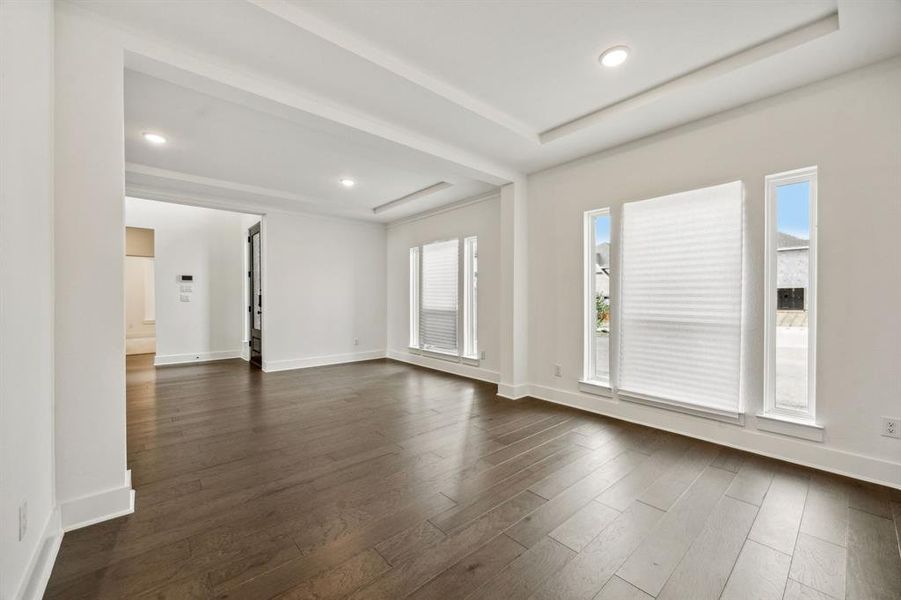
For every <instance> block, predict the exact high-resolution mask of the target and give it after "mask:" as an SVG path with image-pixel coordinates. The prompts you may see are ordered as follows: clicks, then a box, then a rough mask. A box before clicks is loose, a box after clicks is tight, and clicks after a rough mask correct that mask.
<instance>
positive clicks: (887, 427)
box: [882, 417, 901, 439]
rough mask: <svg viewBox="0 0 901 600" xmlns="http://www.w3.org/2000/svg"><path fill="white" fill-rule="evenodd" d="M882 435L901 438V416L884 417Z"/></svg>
mask: <svg viewBox="0 0 901 600" xmlns="http://www.w3.org/2000/svg"><path fill="white" fill-rule="evenodd" d="M882 435H884V436H885V437H891V438H898V439H901V417H882Z"/></svg>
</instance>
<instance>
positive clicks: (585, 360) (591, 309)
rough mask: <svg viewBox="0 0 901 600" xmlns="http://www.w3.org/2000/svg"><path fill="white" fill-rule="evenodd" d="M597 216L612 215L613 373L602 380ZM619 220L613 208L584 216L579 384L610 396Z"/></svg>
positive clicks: (612, 343) (612, 332) (613, 343)
mask: <svg viewBox="0 0 901 600" xmlns="http://www.w3.org/2000/svg"><path fill="white" fill-rule="evenodd" d="M597 217H609V218H610V270H611V277H610V307H611V313H610V324H611V327H610V338H609V339H610V350H609V354H608V361H609V363H610V364H609V365H608V366H607V369H608V372H609V373H610V376H609V377H608V380H607V381H603V380H599V379H597V378H596V376H595V357H596V355H597V343H596V342H597V336H596V335H595V323H596V322H597V306H596V302H595V293H596V290H595V261H596V259H595V256H594V255H595V246H596V243H595V242H596V241H595V238H594V233H595V232H594V220H595V218H597ZM616 222H617V221H616V219H615V218H614V215H613V212H612V211H611V209H610V208H598V209H594V210H589V211H585V213H584V218H583V233H582V244H583V251H582V255H583V260H584V265H583V285H582V289H583V309H582V319H583V320H582V332H583V341H582V379H581V380H580V381H579V386H580V389H582V391H585V392H588V393H593V394H600V395H603V396H609V395H611V394H612V392H613V390H614V389H615V386H614V384H613V382H614V381H615V375H616V364H615V363H616V360H615V356H616V354H615V352H614V348H615V347H616V341H615V339H616V335H617V334H616V315H615V308H616V306H617V304H616V300H615V298H614V293H615V289H616V285H615V282H614V277H615V276H616V272H615V271H616V270H615V267H614V263H613V257H614V256H615V255H616V254H617V253H616V252H615V251H614V244H615V243H616V237H617V236H616V234H615V225H616Z"/></svg>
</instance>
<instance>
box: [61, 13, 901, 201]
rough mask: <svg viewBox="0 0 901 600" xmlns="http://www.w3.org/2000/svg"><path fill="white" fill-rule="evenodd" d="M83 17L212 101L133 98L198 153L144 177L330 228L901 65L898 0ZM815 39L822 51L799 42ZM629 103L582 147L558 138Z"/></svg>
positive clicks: (159, 87)
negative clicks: (320, 219) (412, 196)
mask: <svg viewBox="0 0 901 600" xmlns="http://www.w3.org/2000/svg"><path fill="white" fill-rule="evenodd" d="M78 4H79V5H80V6H82V7H86V8H88V9H90V10H92V11H94V12H95V13H99V14H101V15H102V16H103V17H105V18H107V19H109V20H111V21H112V22H114V23H115V24H118V25H121V26H123V28H125V29H127V30H129V31H130V32H131V34H130V35H132V36H139V37H141V38H142V42H141V43H134V44H132V46H131V51H132V53H133V54H132V58H131V60H130V63H129V64H130V66H131V67H132V68H133V69H136V70H139V71H143V72H145V73H150V74H152V75H155V76H156V77H159V78H161V79H167V80H169V81H170V82H174V83H178V84H179V85H180V86H182V87H184V88H192V89H193V92H192V91H191V90H190V89H184V90H181V91H179V90H177V89H176V86H171V85H168V84H163V83H161V82H157V83H155V84H153V85H151V83H153V82H147V81H144V82H143V83H142V85H146V86H147V87H148V88H153V91H154V92H155V93H159V94H165V95H168V94H173V95H174V96H177V97H178V101H177V102H169V101H165V102H157V103H155V104H154V106H149V104H150V103H148V102H145V103H144V105H140V98H136V97H134V95H133V94H131V93H129V94H130V95H129V99H128V104H127V105H128V109H129V118H130V119H132V118H134V119H139V118H140V119H145V121H144V122H142V123H137V122H135V123H133V124H132V123H130V124H129V126H132V125H134V126H135V127H144V126H148V127H149V126H150V123H149V122H148V121H146V119H150V120H157V122H160V123H162V122H166V123H167V124H168V123H171V124H172V127H175V128H176V129H175V130H173V131H170V132H168V133H169V134H170V136H172V137H175V138H179V139H181V140H183V142H184V143H185V144H187V145H186V146H177V145H172V146H171V148H167V149H166V151H167V152H169V154H168V155H166V156H161V154H162V153H161V152H157V151H156V150H154V151H152V152H151V151H150V150H149V149H147V148H146V147H143V146H141V145H140V144H136V143H135V142H134V141H130V142H129V143H128V147H127V152H128V160H129V161H131V162H140V163H142V164H146V165H150V166H153V167H159V168H164V169H168V170H173V171H180V172H187V173H193V174H195V175H202V176H204V177H211V178H221V179H228V180H231V181H235V182H236V183H239V184H246V185H254V186H261V187H265V188H273V189H276V190H281V191H283V192H286V193H289V194H291V195H292V198H293V196H294V195H296V196H297V197H300V198H302V199H303V200H304V201H306V200H309V201H310V202H312V203H314V204H316V203H318V204H319V205H323V206H326V208H327V210H330V211H331V210H333V209H334V210H338V209H340V210H345V209H346V208H348V207H346V206H344V205H345V204H348V203H349V204H350V205H351V206H350V208H349V209H350V210H358V209H360V208H371V206H372V205H374V204H378V203H381V202H384V201H388V200H390V199H391V198H392V196H393V197H397V196H402V195H404V194H407V193H410V192H412V191H415V189H419V188H421V187H425V186H427V185H431V184H433V183H436V182H437V181H439V180H446V181H451V179H450V178H452V177H456V178H457V179H456V180H454V181H452V182H453V183H454V184H455V185H454V186H453V187H451V188H449V189H448V190H446V191H445V192H441V193H443V194H448V193H449V194H450V195H447V196H443V197H441V198H439V197H438V196H437V195H436V196H435V197H429V196H427V197H426V198H423V199H420V200H417V201H416V204H415V206H413V205H412V203H411V205H407V206H406V207H405V211H406V212H411V211H413V212H415V211H418V210H424V209H427V208H431V207H433V206H435V205H437V204H439V203H441V202H452V201H454V200H456V199H458V198H459V192H461V191H463V190H464V186H467V185H469V186H472V187H471V188H465V189H466V190H467V192H468V191H469V190H470V189H471V190H473V191H475V190H484V189H488V188H489V187H490V186H494V185H497V184H499V183H502V182H503V181H508V180H511V179H513V178H515V177H516V176H517V174H523V173H530V172H533V171H536V170H540V169H543V168H547V167H549V166H552V165H555V164H559V163H561V162H564V161H567V160H571V159H573V158H576V157H579V156H583V155H585V154H588V153H591V152H596V151H600V150H603V149H607V148H611V147H614V146H617V145H620V144H623V143H626V142H628V141H631V140H635V139H638V138H641V137H644V136H647V135H649V134H652V133H655V132H658V131H662V130H665V129H668V128H672V127H674V126H677V125H680V124H683V123H686V122H690V121H692V120H696V119H698V118H701V117H704V116H706V115H710V114H714V113H717V112H721V111H723V110H728V109H729V108H732V107H736V106H739V105H741V104H745V103H747V102H750V101H753V100H756V99H759V98H763V97H767V96H770V95H773V94H776V93H780V92H783V91H786V90H789V89H792V88H794V87H798V86H800V85H804V84H806V83H810V82H813V81H817V80H820V79H824V78H827V77H829V76H832V75H835V74H838V73H841V72H844V71H847V70H850V69H853V68H855V67H859V66H863V65H865V64H869V63H872V62H876V61H878V60H882V59H885V58H889V57H891V56H895V55H898V54H901V2H897V1H895V0H885V1H876V0H873V1H865V0H839V1H838V2H837V3H836V2H835V1H834V0H805V1H803V2H802V1H798V2H791V1H788V2H739V1H736V2H723V1H722V0H711V1H672V2H657V1H654V2H647V1H604V2H600V1H598V2H585V1H578V2H576V1H570V2H567V1H559V2H539V1H535V2H518V1H509V2H508V1H498V0H495V1H494V2H469V1H463V0H456V1H453V0H447V1H435V0H431V1H416V0H404V1H385V0H366V1H345V2H340V1H328V2H326V1H312V2H311V1H302V0H220V1H199V0H183V1H181V2H177V3H170V2H165V3H161V2H156V1H153V0H133V1H130V2H121V1H115V0H89V1H84V2H78ZM836 10H837V12H838V19H837V22H838V28H837V29H836V28H835V19H834V18H833V19H832V20H831V21H830V19H829V16H830V15H833V14H834V13H835V11H836ZM824 18H825V19H824ZM818 20H819V21H818ZM817 22H819V23H820V24H821V25H823V24H824V23H825V25H823V26H819V25H811V24H812V23H814V24H816V23H817ZM830 23H831V24H830ZM798 28H801V30H802V31H808V32H812V33H808V34H805V35H798V34H792V33H790V32H791V31H793V30H797V29H798ZM805 28H806V29H805ZM148 40H150V41H148ZM616 44H627V45H629V46H630V47H631V48H632V55H631V56H630V59H629V61H628V62H627V63H626V64H625V65H624V66H623V67H621V68H619V69H615V70H610V69H604V68H602V67H600V66H599V65H598V63H597V56H598V54H599V53H600V52H601V51H602V50H603V49H605V48H606V47H609V46H612V45H616ZM761 48H765V51H761ZM749 49H751V50H749ZM730 56H732V57H733V58H732V59H729V57H730ZM735 56H738V57H739V59H738V60H735V59H734V57H735ZM724 59H727V60H724ZM711 64H713V65H715V67H713V68H709V69H706V70H703V68H704V67H705V66H707V65H711ZM698 69H702V70H701V71H696V70H698ZM716 69H718V70H717V71H716V72H714V71H715V70H716ZM693 71H695V75H693V76H691V77H686V75H688V74H690V73H692V72H693ZM699 73H700V76H699V75H698V74H699ZM137 80H140V76H138V75H133V76H130V77H129V87H132V85H137V84H136V83H135V81H137ZM656 86H661V87H656ZM655 87H656V90H655ZM649 90H654V91H652V92H651V93H650V94H648V93H647V92H648V91H649ZM189 92H190V93H189ZM210 96H219V97H220V98H224V99H227V100H228V102H225V101H224V100H222V99H220V100H219V101H216V100H215V99H214V98H211V97H210ZM636 96H637V98H638V101H635V100H628V99H629V98H635V97H636ZM203 97H206V100H203V99H202V98H203ZM622 100H626V102H624V103H623V104H622V105H621V106H620V107H619V109H618V110H615V111H610V112H608V113H604V114H597V115H596V118H594V119H587V120H585V121H579V122H578V123H577V124H576V125H575V126H574V127H570V128H569V129H568V130H567V131H566V133H567V135H562V136H560V137H557V138H556V139H551V138H550V137H548V136H542V135H541V134H542V133H545V132H547V130H549V129H552V128H554V127H556V126H558V125H561V124H564V123H567V122H570V121H573V120H574V119H579V118H580V117H582V116H584V115H586V114H590V113H593V112H595V111H598V110H599V109H603V108H605V107H608V106H610V105H611V104H615V103H617V102H619V101H622ZM204 102H206V104H204ZM230 103H231V104H230ZM203 106H206V107H207V111H208V112H207V113H203V114H202V115H201V118H200V119H199V120H198V119H195V117H192V116H191V115H192V114H193V113H192V111H194V112H197V111H199V110H201V108H202V107H203ZM239 109H241V110H239ZM273 118H276V120H275V121H273V120H272V119H273ZM258 120H259V122H258ZM239 123H240V124H241V125H240V128H241V131H238V127H236V125H237V124H239ZM277 123H291V124H290V125H287V126H279V125H278V124H277ZM226 124H227V125H228V126H229V127H228V129H224V128H223V125H226ZM311 127H312V129H314V130H315V132H316V133H315V134H310V133H309V132H308V131H307V130H308V129H309V128H311ZM245 130H247V131H245ZM224 131H229V132H232V133H229V134H228V136H229V140H231V142H232V143H227V142H228V140H224V139H223V135H225V134H224V133H223V132H224ZM182 132H184V133H185V135H184V136H182V135H181V133H182ZM193 136H198V137H197V139H194V137H193ZM542 139H543V140H544V142H543V143H542V141H541V140H542ZM235 141H239V142H240V144H242V145H243V144H246V145H247V147H246V148H243V149H241V148H236V147H235V144H234V142H235ZM360 144H362V145H364V146H365V147H364V148H359V147H358V146H359V145H360ZM196 154H202V155H196ZM291 157H294V158H295V160H291V159H290V158H291ZM248 158H249V159H250V160H247V159H248ZM350 168H353V169H359V171H358V172H359V173H361V174H362V175H358V176H357V177H358V178H360V179H361V183H362V181H363V178H365V179H366V181H368V182H370V183H371V185H372V187H371V188H365V187H364V186H362V185H361V186H359V187H358V188H355V190H354V194H356V195H354V196H352V197H351V198H348V197H347V195H346V194H344V193H343V192H344V191H345V190H338V189H334V188H332V187H330V185H331V184H332V183H333V181H334V179H335V177H336V176H338V177H340V176H342V175H343V173H339V172H340V171H342V170H343V169H350ZM336 173H337V175H336ZM479 182H481V183H479ZM367 185H368V184H367ZM417 186H418V187H417ZM451 190H453V192H451ZM358 192H359V193H358ZM475 193H479V192H478V191H475ZM288 200H290V198H289V199H288ZM396 210H398V211H400V210H401V209H400V208H398V209H396ZM389 212H393V211H389ZM397 214H398V215H399V214H400V213H397ZM384 217H385V218H388V219H393V218H396V217H395V215H391V214H385V215H384Z"/></svg>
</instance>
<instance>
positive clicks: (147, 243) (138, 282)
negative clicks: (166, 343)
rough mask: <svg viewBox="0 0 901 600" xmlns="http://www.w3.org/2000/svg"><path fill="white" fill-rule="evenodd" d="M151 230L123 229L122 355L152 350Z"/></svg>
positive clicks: (153, 344)
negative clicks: (123, 322)
mask: <svg viewBox="0 0 901 600" xmlns="http://www.w3.org/2000/svg"><path fill="white" fill-rule="evenodd" d="M154 255H155V252H154V230H153V229H146V228H143V227H126V228H125V277H124V281H125V354H126V355H128V356H131V355H135V354H150V355H153V354H155V353H156V298H155V292H154V270H155V264H154V263H155V256H154Z"/></svg>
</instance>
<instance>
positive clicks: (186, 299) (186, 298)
mask: <svg viewBox="0 0 901 600" xmlns="http://www.w3.org/2000/svg"><path fill="white" fill-rule="evenodd" d="M178 300H179V302H190V301H191V297H190V296H189V295H187V294H181V295H180V296H179V297H178Z"/></svg>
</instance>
